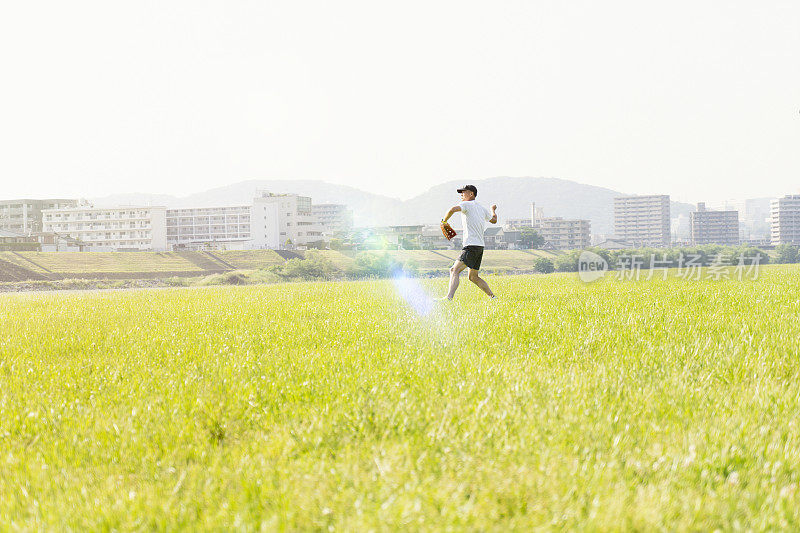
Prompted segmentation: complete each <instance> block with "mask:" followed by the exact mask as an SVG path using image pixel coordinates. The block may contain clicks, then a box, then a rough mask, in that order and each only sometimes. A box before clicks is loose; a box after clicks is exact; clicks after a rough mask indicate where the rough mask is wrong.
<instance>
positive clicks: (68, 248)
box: [34, 231, 89, 252]
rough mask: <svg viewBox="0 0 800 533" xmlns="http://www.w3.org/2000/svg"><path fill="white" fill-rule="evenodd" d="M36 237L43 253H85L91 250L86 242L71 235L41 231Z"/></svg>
mask: <svg viewBox="0 0 800 533" xmlns="http://www.w3.org/2000/svg"><path fill="white" fill-rule="evenodd" d="M34 236H35V237H36V240H37V241H38V242H39V246H40V247H41V251H42V252H85V251H86V250H88V249H89V247H88V245H87V244H86V243H85V242H83V241H81V240H80V239H75V238H73V237H70V236H69V235H61V234H58V233H52V232H43V231H40V232H38V233H34Z"/></svg>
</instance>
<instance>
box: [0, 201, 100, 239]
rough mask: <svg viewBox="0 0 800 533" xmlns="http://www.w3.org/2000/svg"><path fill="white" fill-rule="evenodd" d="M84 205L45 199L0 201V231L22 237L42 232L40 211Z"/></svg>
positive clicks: (76, 202)
mask: <svg viewBox="0 0 800 533" xmlns="http://www.w3.org/2000/svg"><path fill="white" fill-rule="evenodd" d="M82 204H85V202H84V201H81V200H69V199H55V198H52V199H47V200H32V199H29V198H26V199H19V200H3V201H0V229H4V230H8V231H13V232H15V233H20V234H22V235H31V234H33V233H39V232H41V231H42V228H43V225H42V211H44V210H45V209H61V208H66V207H77V206H79V205H82Z"/></svg>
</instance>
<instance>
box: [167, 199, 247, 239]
mask: <svg viewBox="0 0 800 533" xmlns="http://www.w3.org/2000/svg"><path fill="white" fill-rule="evenodd" d="M252 209H253V207H252V206H249V205H239V206H232V207H192V208H184V209H167V244H168V245H169V246H170V247H171V248H173V249H189V250H207V249H212V250H244V249H247V248H250V247H251V241H252V237H251V225H250V217H251V215H250V213H251V210H252Z"/></svg>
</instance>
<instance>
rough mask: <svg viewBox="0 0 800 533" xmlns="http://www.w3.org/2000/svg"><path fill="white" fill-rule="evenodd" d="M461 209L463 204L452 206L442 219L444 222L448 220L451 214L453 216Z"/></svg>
mask: <svg viewBox="0 0 800 533" xmlns="http://www.w3.org/2000/svg"><path fill="white" fill-rule="evenodd" d="M459 211H461V206H460V205H454V206H453V207H451V208H450V210H449V211H448V212H447V214H446V215H445V216H444V218H443V219H442V222H447V219H449V218H450V217H451V216H453V215H454V214H456V213H458V212H459Z"/></svg>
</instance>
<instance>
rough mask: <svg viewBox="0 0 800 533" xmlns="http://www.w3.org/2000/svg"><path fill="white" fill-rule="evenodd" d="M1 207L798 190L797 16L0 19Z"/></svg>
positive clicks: (610, 5) (412, 6) (427, 9)
mask: <svg viewBox="0 0 800 533" xmlns="http://www.w3.org/2000/svg"><path fill="white" fill-rule="evenodd" d="M0 6H1V7H0V67H1V68H2V82H0V183H2V185H0V197H5V198H8V197H18V196H34V197H44V196H88V197H92V196H101V195H105V194H110V193H116V192H134V191H137V192H153V193H170V194H187V193H190V192H195V191H199V190H204V189H207V188H211V187H216V186H221V185H226V184H229V183H233V182H237V181H241V180H244V179H253V178H263V179H324V180H327V181H331V182H334V183H342V184H347V185H352V186H355V187H359V188H362V189H365V190H369V191H372V192H378V193H383V194H388V195H391V196H399V197H411V196H414V195H416V194H419V193H420V192H423V191H424V190H425V189H427V188H428V187H430V186H432V185H435V184H438V183H440V182H442V181H445V180H449V179H464V180H467V181H468V180H469V179H470V178H485V177H491V176H499V175H508V176H553V177H561V178H566V179H574V180H576V181H579V182H583V183H590V184H594V185H601V186H606V187H610V188H614V189H617V190H620V191H624V192H628V193H668V194H671V195H672V196H673V197H674V199H677V200H683V201H692V202H694V201H703V200H706V201H709V202H712V201H719V200H722V199H726V198H746V197H757V196H777V195H783V194H786V193H796V192H797V191H798V188H800V113H798V111H799V110H800V2H798V1H796V0H784V1H781V0H770V1H761V2H758V1H756V0H751V1H737V0H717V1H712V0H707V1H700V0H692V1H683V0H679V1H670V2H663V1H660V2H656V1H643V0H630V1H615V0H605V1H603V2H598V1H595V0H592V1H575V0H571V1H569V2H567V1H563V0H553V1H536V0H524V1H496V2H486V1H482V2H473V1H464V0H458V1H452V2H451V1H446V2H445V1H436V0H426V1H421V2H416V1H408V0H405V1H403V2H382V1H375V0H365V1H347V0H339V1H335V2H334V1H330V2H326V1H317V2H310V1H296V0H293V1H289V0H286V1H283V2H270V1H263V0H262V1H239V0H236V1H234V0H226V1H214V2H211V1H199V0H190V1H169V0H159V1H142V0H137V1H126V2H122V1H114V0H99V1H92V2H89V1H79V0H71V1H69V2H63V1H51V2H36V1H31V2H12V1H7V2H3V3H2V4H0Z"/></svg>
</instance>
